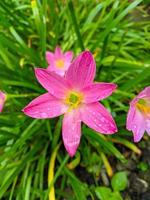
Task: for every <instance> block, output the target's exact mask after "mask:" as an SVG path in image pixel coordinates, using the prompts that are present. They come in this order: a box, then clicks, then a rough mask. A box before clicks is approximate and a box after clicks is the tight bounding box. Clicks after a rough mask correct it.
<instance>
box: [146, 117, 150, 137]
mask: <svg viewBox="0 0 150 200" xmlns="http://www.w3.org/2000/svg"><path fill="white" fill-rule="evenodd" d="M146 132H147V133H148V135H149V136H150V118H149V119H146Z"/></svg>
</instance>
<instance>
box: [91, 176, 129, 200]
mask: <svg viewBox="0 0 150 200" xmlns="http://www.w3.org/2000/svg"><path fill="white" fill-rule="evenodd" d="M127 184H128V180H127V175H126V172H117V173H116V174H115V175H114V176H113V177H112V179H111V186H112V189H113V191H112V190H111V188H109V187H96V188H95V193H96V196H97V197H98V198H99V199H100V200H108V199H109V200H123V199H122V197H121V194H120V191H123V190H125V189H126V187H127Z"/></svg>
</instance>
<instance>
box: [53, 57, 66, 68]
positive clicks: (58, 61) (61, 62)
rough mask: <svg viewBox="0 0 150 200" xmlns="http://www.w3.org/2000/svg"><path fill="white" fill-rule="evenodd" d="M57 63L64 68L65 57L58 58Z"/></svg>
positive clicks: (57, 65)
mask: <svg viewBox="0 0 150 200" xmlns="http://www.w3.org/2000/svg"><path fill="white" fill-rule="evenodd" d="M55 64H56V67H58V68H63V67H64V64H65V62H64V60H63V59H58V60H56V62H55Z"/></svg>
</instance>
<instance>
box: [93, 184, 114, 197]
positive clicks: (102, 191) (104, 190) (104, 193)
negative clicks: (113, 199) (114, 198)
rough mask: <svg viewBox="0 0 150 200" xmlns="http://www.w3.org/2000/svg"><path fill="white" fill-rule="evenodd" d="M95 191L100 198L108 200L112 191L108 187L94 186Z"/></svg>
mask: <svg viewBox="0 0 150 200" xmlns="http://www.w3.org/2000/svg"><path fill="white" fill-rule="evenodd" d="M95 193H96V196H97V197H98V198H99V199H100V200H108V199H109V198H110V196H111V193H112V191H111V189H110V188H108V187H96V188H95Z"/></svg>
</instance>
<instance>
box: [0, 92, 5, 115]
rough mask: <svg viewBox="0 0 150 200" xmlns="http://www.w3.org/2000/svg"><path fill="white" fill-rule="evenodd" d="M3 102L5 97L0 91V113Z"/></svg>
mask: <svg viewBox="0 0 150 200" xmlns="http://www.w3.org/2000/svg"><path fill="white" fill-rule="evenodd" d="M5 101H6V95H5V94H4V93H3V92H2V91H0V112H2V110H3V107H4V103H5Z"/></svg>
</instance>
